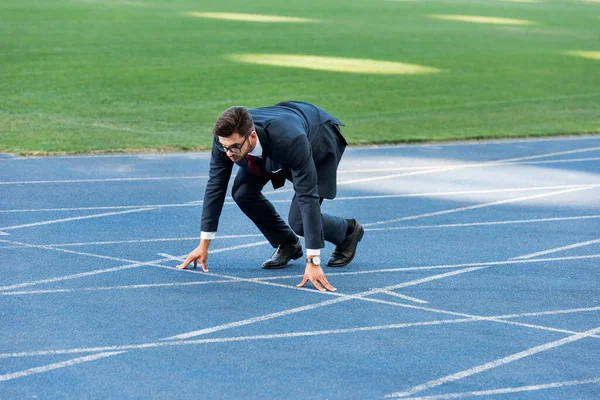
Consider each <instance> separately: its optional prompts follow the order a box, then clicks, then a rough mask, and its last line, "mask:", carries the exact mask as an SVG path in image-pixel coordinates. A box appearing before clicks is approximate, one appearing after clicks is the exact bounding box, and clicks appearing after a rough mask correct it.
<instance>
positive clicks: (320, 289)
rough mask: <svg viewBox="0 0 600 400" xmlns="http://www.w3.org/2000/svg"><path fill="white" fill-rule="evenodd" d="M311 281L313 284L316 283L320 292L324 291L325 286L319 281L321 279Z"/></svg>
mask: <svg viewBox="0 0 600 400" xmlns="http://www.w3.org/2000/svg"><path fill="white" fill-rule="evenodd" d="M310 281H311V282H312V284H313V285H315V287H316V288H317V289H319V292H324V291H325V288H323V286H321V284H320V283H319V280H318V279H317V278H315V279H311V280H310Z"/></svg>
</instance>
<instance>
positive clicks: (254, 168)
mask: <svg viewBox="0 0 600 400" xmlns="http://www.w3.org/2000/svg"><path fill="white" fill-rule="evenodd" d="M246 161H247V162H248V171H250V173H251V174H252V175H256V176H261V175H262V171H261V168H260V165H259V161H260V160H257V158H256V157H254V156H251V155H250V154H246Z"/></svg>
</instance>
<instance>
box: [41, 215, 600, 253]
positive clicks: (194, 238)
mask: <svg viewBox="0 0 600 400" xmlns="http://www.w3.org/2000/svg"><path fill="white" fill-rule="evenodd" d="M598 218H600V216H598ZM255 237H264V236H263V235H262V234H260V233H258V234H253V235H223V236H217V238H218V239H242V238H255ZM190 240H196V241H199V240H200V236H190V237H183V238H158V239H139V240H112V241H106V242H80V243H57V244H47V245H46V246H48V247H78V246H98V245H110V244H130V243H156V242H185V241H190Z"/></svg>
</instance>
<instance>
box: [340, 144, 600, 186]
mask: <svg viewBox="0 0 600 400" xmlns="http://www.w3.org/2000/svg"><path fill="white" fill-rule="evenodd" d="M596 150H600V147H589V148H584V149H577V150H568V151H560V152H554V153H545V154H538V155H534V156H526V157H517V158H507V159H504V160H497V161H485V162H482V163H473V164H459V165H453V166H447V167H440V168H432V169H426V170H422V171H414V172H406V173H401V174H393V175H385V176H376V177H368V178H360V179H352V180H349V181H342V182H338V185H349V184H353V183H361V182H371V181H378V180H384V179H392V178H400V177H404V176H413V175H423V174H430V173H433V172H447V171H453V170H457V169H464V168H480V167H494V166H498V165H504V164H508V163H511V162H515V161H524V160H533V159H537V158H544V157H553V156H559V155H565V154H575V153H584V152H588V151H596Z"/></svg>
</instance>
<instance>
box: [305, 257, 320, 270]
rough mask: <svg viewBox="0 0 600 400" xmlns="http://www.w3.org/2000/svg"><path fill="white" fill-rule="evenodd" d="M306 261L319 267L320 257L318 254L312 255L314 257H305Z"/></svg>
mask: <svg viewBox="0 0 600 400" xmlns="http://www.w3.org/2000/svg"><path fill="white" fill-rule="evenodd" d="M306 262H309V263H311V264H312V265H315V266H317V267H320V266H321V257H319V256H314V257H312V258H307V259H306Z"/></svg>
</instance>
